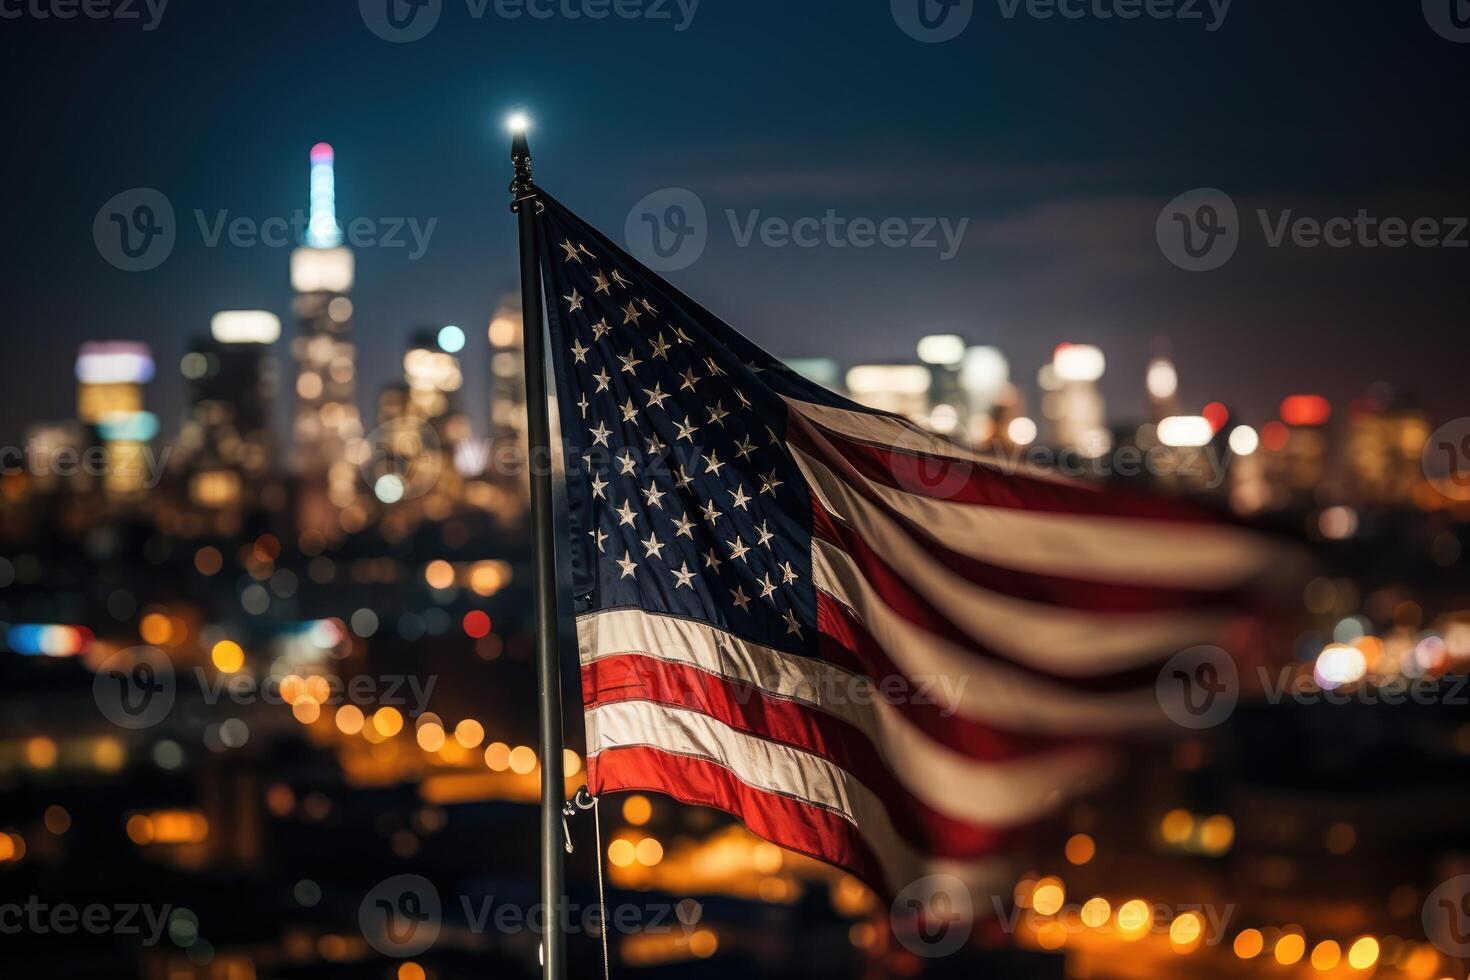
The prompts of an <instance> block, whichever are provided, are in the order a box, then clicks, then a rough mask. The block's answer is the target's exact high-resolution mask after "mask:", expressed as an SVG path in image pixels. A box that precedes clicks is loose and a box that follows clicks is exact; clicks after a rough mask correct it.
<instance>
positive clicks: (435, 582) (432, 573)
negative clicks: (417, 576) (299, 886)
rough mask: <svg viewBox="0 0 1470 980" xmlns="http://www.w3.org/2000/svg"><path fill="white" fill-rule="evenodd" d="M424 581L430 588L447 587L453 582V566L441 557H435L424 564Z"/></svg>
mask: <svg viewBox="0 0 1470 980" xmlns="http://www.w3.org/2000/svg"><path fill="white" fill-rule="evenodd" d="M424 581H425V582H428V583H429V587H430V588H432V589H447V588H449V587H450V586H451V585H453V584H454V566H453V565H451V564H449V562H447V561H445V560H444V559H443V558H436V559H435V560H434V561H431V562H429V564H428V565H427V566H425V568H424Z"/></svg>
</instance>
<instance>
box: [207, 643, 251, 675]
mask: <svg viewBox="0 0 1470 980" xmlns="http://www.w3.org/2000/svg"><path fill="white" fill-rule="evenodd" d="M209 659H210V660H212V661H214V666H215V667H216V668H217V669H219V670H222V671H224V672H225V673H226V674H233V673H234V672H235V671H237V670H239V669H240V668H241V667H243V666H245V651H244V650H242V649H241V648H240V644H238V643H236V642H235V641H234V640H220V641H219V642H218V643H216V644H215V645H214V649H212V650H210V651H209Z"/></svg>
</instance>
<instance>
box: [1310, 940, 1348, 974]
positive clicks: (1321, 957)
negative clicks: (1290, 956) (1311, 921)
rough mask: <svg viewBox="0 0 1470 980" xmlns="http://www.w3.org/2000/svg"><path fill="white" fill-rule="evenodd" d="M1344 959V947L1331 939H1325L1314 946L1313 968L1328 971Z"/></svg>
mask: <svg viewBox="0 0 1470 980" xmlns="http://www.w3.org/2000/svg"><path fill="white" fill-rule="evenodd" d="M1341 959H1342V947H1341V946H1339V945H1337V943H1335V942H1333V941H1332V940H1331V939H1324V940H1322V941H1321V942H1320V943H1318V944H1317V945H1316V946H1314V947H1313V948H1312V968H1313V969H1315V970H1321V971H1322V972H1323V973H1326V972H1327V971H1328V970H1331V969H1333V968H1334V967H1336V966H1337V964H1338V961H1339V960H1341Z"/></svg>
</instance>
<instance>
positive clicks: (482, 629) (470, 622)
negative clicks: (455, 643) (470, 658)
mask: <svg viewBox="0 0 1470 980" xmlns="http://www.w3.org/2000/svg"><path fill="white" fill-rule="evenodd" d="M464 633H465V636H468V637H470V638H471V639H474V640H478V639H480V638H482V637H485V636H488V635H489V633H490V617H489V616H487V615H486V614H485V613H484V612H482V611H481V610H479V609H471V610H470V611H469V612H467V613H465V614H464Z"/></svg>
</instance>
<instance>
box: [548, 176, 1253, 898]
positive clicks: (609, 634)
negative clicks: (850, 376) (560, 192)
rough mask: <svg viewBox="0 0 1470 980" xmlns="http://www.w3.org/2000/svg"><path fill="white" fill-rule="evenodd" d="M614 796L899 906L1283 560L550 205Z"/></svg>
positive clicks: (1058, 789) (597, 777)
mask: <svg viewBox="0 0 1470 980" xmlns="http://www.w3.org/2000/svg"><path fill="white" fill-rule="evenodd" d="M541 200H542V201H543V202H544V205H545V212H544V213H543V214H542V215H541V217H540V219H539V221H538V225H539V227H540V234H541V242H540V252H541V255H542V262H543V283H544V288H545V291H546V299H547V307H548V319H549V322H550V336H551V350H550V358H551V361H552V364H553V370H554V372H555V376H556V389H557V395H558V405H559V411H560V420H561V431H562V437H563V442H564V450H565V453H566V463H567V467H566V469H567V483H568V488H567V493H568V501H569V506H570V527H571V530H572V532H573V556H572V578H573V589H574V594H575V595H576V597H577V602H578V614H577V634H578V642H579V647H580V653H581V680H582V692H583V701H584V705H585V709H586V726H587V757H588V775H589V782H590V789H591V791H592V792H593V793H594V794H596V793H605V792H612V791H619V790H634V789H636V790H649V791H656V792H660V793H665V794H668V795H669V796H672V797H675V798H677V799H679V800H682V801H685V802H688V803H694V804H700V805H704V806H710V807H717V808H719V809H722V810H725V811H728V812H729V813H731V814H734V815H735V816H737V817H738V818H739V819H740V820H742V821H743V822H744V823H745V824H746V826H747V827H749V829H750V830H752V831H753V832H755V833H756V834H758V835H760V836H761V837H764V838H766V839H767V840H770V841H772V842H774V843H776V844H779V845H781V846H783V847H787V848H790V849H792V850H795V851H800V852H804V853H806V854H809V855H812V856H815V857H817V858H820V859H822V860H825V861H829V862H832V863H834V864H837V865H840V866H841V867H843V868H846V869H848V870H849V871H851V872H852V873H854V874H856V875H858V876H859V877H860V878H862V879H863V880H864V881H866V882H867V883H869V884H870V885H871V886H872V887H874V888H875V889H877V890H878V891H880V892H882V893H886V894H890V895H891V894H893V893H895V892H896V891H898V890H900V889H902V888H903V887H904V886H905V885H906V884H908V883H909V882H910V881H912V880H913V879H914V878H915V877H917V876H919V875H922V874H925V873H926V872H928V871H932V870H934V869H935V868H936V867H946V866H947V867H950V868H954V869H960V868H961V867H962V866H966V867H968V866H974V865H975V863H976V862H978V861H979V860H980V859H983V858H984V857H985V856H986V855H990V854H993V853H994V852H995V851H997V850H998V849H999V848H1001V847H1002V846H1003V844H1004V842H1005V841H1006V838H1007V836H1008V835H1010V834H1011V833H1012V832H1014V831H1015V830H1016V829H1017V828H1021V827H1024V826H1026V825H1027V824H1028V823H1033V822H1034V821H1036V820H1037V819H1038V818H1040V817H1042V816H1043V815H1045V814H1046V813H1047V812H1048V811H1050V810H1052V809H1054V808H1055V807H1056V806H1058V805H1059V804H1060V803H1061V802H1062V801H1063V800H1065V799H1066V798H1067V797H1068V796H1070V795H1072V794H1075V793H1077V792H1079V791H1083V790H1085V789H1087V788H1088V787H1089V786H1091V785H1093V784H1094V783H1095V782H1096V781H1097V780H1099V779H1100V778H1102V777H1104V776H1105V775H1106V772H1107V765H1106V762H1107V758H1108V757H1107V755H1106V754H1105V753H1104V751H1103V750H1102V749H1101V748H1100V747H1099V741H1098V737H1099V736H1105V735H1108V734H1112V733H1117V732H1120V731H1123V730H1127V729H1130V728H1135V727H1137V726H1138V725H1140V724H1141V723H1146V722H1148V721H1150V720H1152V719H1157V718H1158V716H1159V711H1158V705H1157V703H1156V701H1155V698H1154V681H1155V678H1156V676H1157V673H1158V665H1159V663H1160V662H1161V660H1162V659H1163V658H1165V657H1167V656H1168V655H1170V654H1172V653H1174V652H1176V651H1178V650H1180V649H1181V648H1184V647H1187V646H1189V645H1191V644H1193V643H1196V642H1198V641H1200V640H1201V639H1202V638H1206V637H1208V636H1209V635H1210V634H1211V632H1212V631H1213V630H1215V629H1216V628H1218V627H1219V626H1220V625H1221V624H1222V622H1223V621H1224V618H1225V617H1226V616H1227V615H1228V608H1227V606H1226V604H1225V602H1224V600H1226V599H1227V598H1229V596H1230V594H1231V592H1232V591H1233V590H1234V589H1236V588H1237V587H1238V586H1239V585H1240V584H1241V583H1242V582H1243V581H1245V580H1246V579H1247V578H1249V577H1250V576H1251V575H1252V574H1253V573H1254V572H1256V571H1257V570H1258V569H1259V568H1260V567H1261V565H1262V563H1263V562H1264V561H1267V560H1268V556H1267V554H1266V552H1265V551H1264V549H1263V548H1262V546H1261V545H1260V544H1259V543H1258V542H1257V541H1256V540H1255V539H1254V538H1252V537H1250V536H1248V535H1246V534H1245V533H1244V532H1243V531H1241V530H1239V529H1237V528H1234V527H1232V526H1230V525H1228V524H1226V523H1223V522H1214V521H1212V520H1211V519H1209V518H1207V517H1205V516H1204V515H1202V514H1201V513H1200V512H1199V511H1198V510H1196V509H1194V508H1189V507H1185V506H1182V505H1176V504H1172V503H1168V502H1162V501H1157V500H1151V499H1142V498H1136V497H1128V496H1120V495H1117V494H1113V493H1105V492H1102V491H1099V490H1097V489H1094V488H1091V487H1088V486H1084V485H1080V484H1076V483H1072V482H1068V481H1064V480H1060V479H1056V478H1053V477H1051V476H1048V475H1046V474H1044V473H1036V472H1023V471H1017V470H1015V469H1014V468H1008V467H1006V466H1003V465H1002V464H1000V463H999V462H997V461H995V460H993V459H989V458H987V457H982V456H978V455H974V454H970V453H968V452H966V451H964V450H961V449H959V448H957V447H956V446H954V445H952V444H950V443H948V442H944V441H941V440H939V439H937V438H935V437H933V436H931V435H929V434H927V433H925V432H923V431H922V430H920V429H919V428H917V427H916V426H914V425H912V424H910V423H909V422H907V421H905V420H903V419H900V418H897V417H894V416H891V415H887V414H883V413H879V412H874V411H871V410H869V409H866V408H863V407H861V406H858V405H855V404H853V403H851V402H849V401H847V400H845V399H843V398H840V397H838V396H836V395H835V394H833V393H831V392H829V391H826V390H824V389H822V388H820V387H818V386H816V385H813V384H811V383H809V382H807V381H805V380H803V379H802V378H800V377H799V376H797V375H796V374H794V373H793V372H791V371H790V370H788V369H787V368H785V367H784V366H783V365H782V364H781V363H780V362H779V361H777V360H776V359H774V358H772V357H771V356H770V355H768V354H766V353H765V352H764V351H762V350H761V349H759V348H758V347H756V346H755V345H754V344H752V343H751V342H750V341H748V340H746V339H745V338H744V337H742V336H741V335H740V334H738V333H736V332H735V331H734V330H733V329H731V328H730V327H729V326H727V325H726V324H725V323H723V322H721V321H720V320H719V319H718V318H716V317H715V316H713V315H712V314H710V313H708V312H706V311H705V310H703V309H701V308H700V307H699V306H697V305H696V304H694V303H693V302H692V301H690V300H689V299H688V298H687V297H685V296H684V295H683V294H682V293H680V292H679V291H678V290H677V289H675V288H674V287H673V286H671V285H670V284H668V283H667V282H665V281H663V280H662V279H660V278H659V277H658V276H657V275H655V274H654V273H652V272H651V271H649V270H648V269H646V268H644V267H643V266H641V265H640V264H639V263H638V262H637V261H635V260H634V259H633V258H631V257H630V256H628V255H627V254H626V253H625V252H623V251H622V250H621V249H619V248H618V247H617V246H615V245H614V244H613V243H612V242H610V241H609V240H608V239H607V238H605V237H604V236H603V235H601V234H600V233H598V232H597V231H595V230H594V229H593V228H591V227H590V226H588V225H587V224H585V223H584V222H582V221H581V220H580V219H578V218H577V217H575V216H574V215H573V214H572V213H571V212H570V211H568V210H567V209H566V208H564V207H563V206H562V205H561V204H559V203H558V202H557V201H556V200H554V199H552V198H550V197H549V196H546V195H544V194H543V195H542V197H541Z"/></svg>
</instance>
